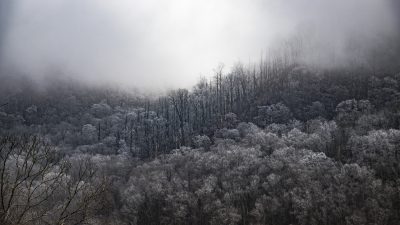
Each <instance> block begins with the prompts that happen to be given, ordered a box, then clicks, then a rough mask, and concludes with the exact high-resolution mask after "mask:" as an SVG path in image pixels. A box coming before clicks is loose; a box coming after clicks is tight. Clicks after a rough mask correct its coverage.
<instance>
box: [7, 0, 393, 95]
mask: <svg viewBox="0 0 400 225" xmlns="http://www.w3.org/2000/svg"><path fill="white" fill-rule="evenodd" d="M394 2H396V1H395V0H394ZM1 4H2V5H1V7H0V8H2V10H1V12H0V13H1V14H0V19H1V21H3V22H2V23H1V24H0V45H2V47H1V48H0V51H1V52H0V53H1V55H2V56H3V57H2V63H3V65H7V66H8V67H12V68H13V69H15V70H17V71H18V72H20V73H24V74H28V75H31V76H33V77H42V76H44V75H49V74H54V75H56V74H62V75H63V76H71V77H73V78H76V79H81V80H83V81H87V82H91V83H116V84H124V85H128V86H136V87H142V88H166V87H188V86H191V85H192V84H194V82H195V81H196V80H197V79H198V77H199V76H200V74H202V75H209V74H211V73H212V69H213V68H214V67H216V66H217V65H218V64H219V63H224V64H225V65H226V67H227V68H229V67H230V66H232V65H233V64H235V63H236V62H238V61H242V62H244V63H247V62H249V61H250V62H256V61H258V60H259V59H260V57H261V54H262V53H263V52H265V51H266V49H268V48H269V47H271V45H274V44H276V43H277V42H276V40H278V39H280V38H284V37H287V36H290V35H292V34H294V33H296V32H299V30H300V31H301V30H302V31H303V32H305V33H307V32H309V31H308V30H307V27H313V32H315V33H316V34H315V36H314V37H317V39H318V41H319V46H330V48H331V49H335V51H337V52H339V53H340V52H342V50H343V49H344V48H346V45H344V43H345V41H347V40H348V37H351V38H353V39H354V40H356V42H357V40H358V41H360V42H364V41H367V42H368V41H371V40H372V41H373V40H375V39H376V38H378V37H379V35H381V34H384V33H391V32H398V30H397V26H396V25H397V24H396V23H395V18H396V16H398V13H397V11H396V10H393V9H394V7H393V5H392V4H393V2H392V1H389V0H252V1H248V0H201V1H200V0H192V1H189V0H146V1H144V0H142V1H139V0H115V1H109V0H13V1H9V0H2V3H1ZM310 32H311V31H310ZM338 55H340V54H338ZM313 57H314V58H316V57H315V56H313ZM317 58H318V57H317Z"/></svg>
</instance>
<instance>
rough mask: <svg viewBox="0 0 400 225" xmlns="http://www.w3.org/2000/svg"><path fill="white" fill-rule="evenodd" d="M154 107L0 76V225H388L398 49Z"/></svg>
mask: <svg viewBox="0 0 400 225" xmlns="http://www.w3.org/2000/svg"><path fill="white" fill-rule="evenodd" d="M397 40H398V39H397V38H392V39H389V38H388V39H384V40H382V43H384V44H382V45H379V46H377V47H376V48H374V49H368V51H366V52H363V53H362V54H363V57H362V58H361V57H358V56H357V57H354V58H353V60H349V61H348V63H347V64H345V65H344V64H343V65H338V66H334V67H319V66H316V65H310V64H308V63H304V62H302V61H301V60H300V59H302V57H303V56H304V55H303V53H302V52H301V49H302V46H301V45H300V44H299V43H297V42H296V43H295V44H294V45H293V43H294V42H293V41H291V42H288V43H286V45H285V48H283V49H282V50H281V52H280V54H274V55H273V56H271V57H264V58H262V59H260V62H259V63H257V64H254V65H243V64H240V63H238V64H237V65H236V66H234V67H233V68H232V69H229V68H224V67H223V66H222V65H221V66H219V67H217V69H215V74H214V75H213V76H212V77H208V78H202V79H200V80H199V82H198V83H197V84H196V85H195V86H194V87H193V88H191V89H190V90H187V89H176V90H171V91H169V92H168V93H166V94H162V95H160V96H157V97H154V96H150V97H149V96H146V95H143V94H140V93H139V92H132V91H121V90H119V89H117V88H105V87H98V86H96V87H94V86H90V85H85V84H81V83H79V82H77V81H74V80H70V79H63V78H52V79H48V80H47V82H46V84H39V83H37V82H36V81H35V80H31V79H29V78H28V77H26V76H23V75H18V76H17V75H15V74H13V73H12V72H10V71H8V72H6V71H3V72H2V74H1V83H0V97H1V98H0V107H1V108H0V128H1V129H0V134H1V135H0V136H1V137H0V224H4V225H17V224H18V225H19V224H57V225H62V224H63V225H64V224H65V225H67V224H68V225H69V224H115V225H117V224H118V225H125V224H126V225H136V224H138V225H140V224H143V225H144V224H154V225H155V224H176V225H181V224H194V225H219V224H232V225H234V224H235V225H236V224H237V225H250V224H254V225H256V224H257V225H258V224H265V225H289V224H299V225H310V224H315V225H317V224H324V225H343V224H346V225H361V224H369V225H372V224H388V225H397V224H399V223H400V61H399V59H400V57H399V56H400V54H399V53H400V42H398V41H397Z"/></svg>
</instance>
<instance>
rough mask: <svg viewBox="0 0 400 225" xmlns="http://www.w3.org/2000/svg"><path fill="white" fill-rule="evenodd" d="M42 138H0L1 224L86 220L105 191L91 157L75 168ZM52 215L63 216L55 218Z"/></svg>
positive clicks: (68, 222)
mask: <svg viewBox="0 0 400 225" xmlns="http://www.w3.org/2000/svg"><path fill="white" fill-rule="evenodd" d="M55 156H56V152H55V151H54V150H53V149H52V148H51V147H50V146H49V145H47V144H46V143H45V142H44V141H43V140H42V139H41V138H39V137H35V136H32V137H11V136H6V137H0V224H32V223H36V222H39V221H40V223H41V224H43V223H46V224H75V223H76V221H85V220H86V219H87V218H88V215H89V213H90V208H91V206H92V204H93V202H94V201H95V200H96V199H97V198H98V197H99V195H100V193H102V191H103V190H104V188H103V185H102V184H98V185H99V186H97V188H94V186H93V184H92V181H93V180H94V177H95V169H94V166H93V165H92V163H91V162H90V161H89V160H88V159H86V160H83V161H80V162H79V163H78V167H77V168H78V169H77V170H76V171H74V169H75V168H72V166H71V164H70V163H68V162H66V161H60V160H58V159H57V157H55ZM52 215H59V216H57V217H54V216H52Z"/></svg>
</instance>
